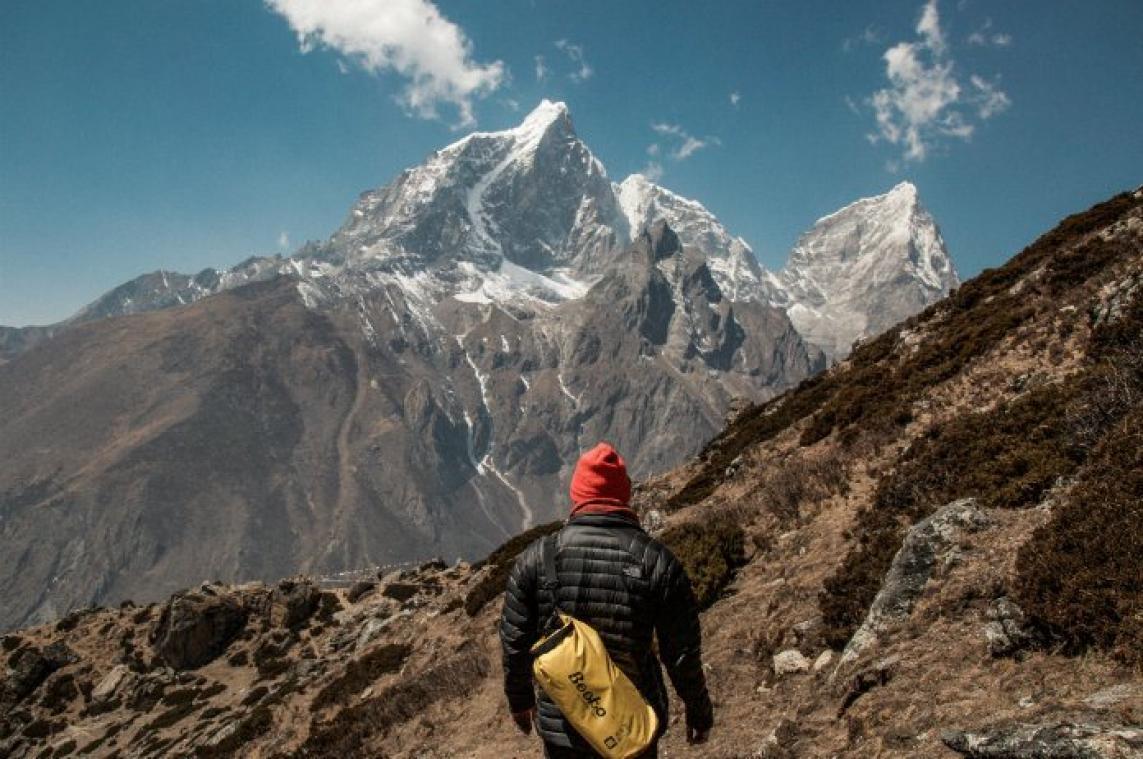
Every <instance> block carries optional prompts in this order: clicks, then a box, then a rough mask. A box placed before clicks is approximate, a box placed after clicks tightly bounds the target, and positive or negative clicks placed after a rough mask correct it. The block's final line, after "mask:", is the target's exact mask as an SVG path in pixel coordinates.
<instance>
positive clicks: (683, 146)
mask: <svg viewBox="0 0 1143 759" xmlns="http://www.w3.org/2000/svg"><path fill="white" fill-rule="evenodd" d="M651 130H652V131H654V132H656V133H658V134H660V135H662V136H663V137H664V138H665V139H666V140H667V141H668V142H671V143H674V148H673V149H672V150H671V151H670V152H669V155H670V157H671V158H672V159H673V160H675V161H685V160H686V159H688V158H690V157H691V156H692V155H694V154H695V153H697V152H698V151H700V150H702V149H703V148H706V147H710V146H711V145H721V144H722V143H721V142H720V141H719V139H718V138H717V137H702V138H700V137H695V136H694V135H692V134H690V133H688V132H687V131H686V130H685V129H683V128H682V127H681V126H679V125H678V124H668V123H666V122H653V123H652V124H651ZM661 150H662V148H661V146H660V145H659V143H657V142H656V143H652V144H651V145H648V146H647V153H648V155H652V156H657V155H659V154H660V152H661Z"/></svg>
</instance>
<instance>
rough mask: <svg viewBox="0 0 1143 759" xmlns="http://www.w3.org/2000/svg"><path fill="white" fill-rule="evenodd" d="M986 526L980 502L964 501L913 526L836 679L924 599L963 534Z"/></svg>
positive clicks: (986, 520)
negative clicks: (927, 587)
mask: <svg viewBox="0 0 1143 759" xmlns="http://www.w3.org/2000/svg"><path fill="white" fill-rule="evenodd" d="M988 523H989V520H988V518H987V516H986V515H985V514H984V512H983V511H982V510H981V509H980V507H979V506H977V503H976V499H974V498H964V499H961V500H959V501H953V502H952V503H949V504H947V505H945V506H942V507H941V508H940V509H938V510H937V511H936V513H934V514H932V515H931V516H929V517H927V518H925V519H922V520H921V521H920V522H918V523H917V524H915V525H913V526H912V527H911V528H910V529H909V532H908V533H906V535H905V540H904V541H903V542H902V545H901V548H900V550H898V551H897V554H896V556H894V557H893V563H892V564H891V565H890V567H889V571H888V572H887V573H886V574H885V579H884V581H883V582H882V583H881V589H880V590H879V591H878V592H877V596H876V597H875V598H874V599H873V603H872V604H871V605H870V607H869V612H868V613H867V614H866V615H865V621H864V622H862V624H861V627H859V628H858V630H857V632H855V633H854V634H853V637H852V638H851V639H850V641H849V643H848V644H846V647H845V650H844V651H843V652H842V655H841V658H840V660H839V661H838V665H837V669H836V670H835V671H834V676H836V675H837V673H838V671H840V670H841V669H842V668H843V667H845V666H846V665H848V664H850V663H852V662H853V661H854V660H856V659H857V657H859V656H860V655H861V654H862V653H864V652H865V651H866V650H868V649H869V648H871V647H872V646H874V645H875V644H876V643H877V640H878V636H879V635H880V634H881V633H882V632H883V631H884V630H885V629H886V627H888V626H889V625H890V624H892V623H894V622H899V621H901V620H903V619H905V618H906V617H908V616H909V614H910V613H912V611H913V605H914V604H915V603H916V602H917V599H918V598H920V597H921V593H922V591H924V589H925V585H926V583H928V581H929V578H930V577H931V576H932V574H933V570H934V568H935V567H936V566H937V564H938V562H939V561H941V560H942V559H943V558H944V556H945V555H946V554H947V553H948V552H949V550H950V549H952V548H953V546H954V541H955V540H956V537H957V535H958V534H959V533H960V532H962V531H973V530H978V529H981V528H983V527H984V526H986V525H987V524H988Z"/></svg>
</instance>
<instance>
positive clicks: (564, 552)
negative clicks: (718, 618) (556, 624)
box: [500, 514, 713, 752]
mask: <svg viewBox="0 0 1143 759" xmlns="http://www.w3.org/2000/svg"><path fill="white" fill-rule="evenodd" d="M541 543H542V540H537V541H536V542H534V543H533V544H532V545H530V546H529V547H528V548H527V549H525V550H524V552H523V553H522V554H520V556H519V557H518V558H517V559H516V564H515V566H513V568H512V572H511V574H510V575H509V577H508V589H507V591H506V592H505V596H504V610H503V613H502V615H501V619H500V641H501V644H502V646H503V650H504V690H505V693H506V694H507V695H508V706H509V708H510V709H511V710H512V711H513V712H521V711H524V710H525V709H529V708H531V707H532V706H533V705H535V704H536V692H537V689H536V688H535V686H534V684H533V680H532V656H531V654H530V653H529V649H531V647H532V644H534V643H535V642H536V640H537V639H538V638H539V636H540V634H541V632H542V630H541V628H542V627H543V625H544V623H545V622H546V621H547V620H548V618H549V617H550V615H551V613H552V606H551V602H550V601H549V599H548V592H547V591H546V590H544V589H543V588H542V587H541V584H542V580H543V575H544V568H543V557H542V554H541ZM556 571H557V574H558V576H559V590H558V595H559V605H560V610H561V611H563V612H564V613H565V614H570V615H571V616H573V617H575V618H576V619H579V620H582V621H584V622H587V623H588V624H590V625H591V626H592V627H594V628H595V629H596V630H597V631H598V632H599V634H600V637H602V638H603V642H604V644H605V645H606V646H607V651H608V653H609V654H610V655H611V658H612V659H613V660H614V661H615V663H616V665H617V666H618V667H619V668H620V669H622V670H623V672H624V673H625V674H626V675H627V676H628V677H629V678H631V680H632V682H634V683H635V685H636V687H638V688H639V691H640V692H641V693H642V694H643V696H644V698H646V699H647V702H648V703H650V704H651V705H652V706H653V707H654V709H655V711H656V712H657V713H658V715H659V723H660V725H661V726H662V727H661V728H660V730H662V729H665V727H666V725H667V691H666V688H664V687H663V675H662V670H661V669H660V668H659V662H658V660H656V658H655V654H654V653H653V649H652V645H651V640H652V635H655V636H657V638H658V642H659V657H660V658H661V659H662V661H663V663H664V665H665V666H666V668H667V673H668V674H669V675H670V677H671V682H672V683H673V684H674V686H675V690H676V691H677V692H678V694H679V696H680V698H682V700H683V703H684V704H685V705H686V710H687V722H688V723H689V724H691V725H692V726H694V727H696V728H709V727H710V725H711V723H712V721H713V720H712V714H711V704H710V698H709V696H708V695H707V690H706V681H705V679H704V677H703V672H702V651H701V635H700V630H699V622H698V612H697V609H696V607H695V600H694V594H693V592H692V591H691V584H690V579H689V578H688V577H687V575H686V572H685V571H684V570H683V567H682V565H681V564H680V563H679V560H678V559H676V558H675V556H674V554H672V553H671V552H670V551H669V550H668V549H667V548H666V546H664V545H663V544H662V543H660V542H659V541H657V540H655V539H654V538H651V537H650V536H648V535H647V533H645V532H643V530H642V528H640V527H639V525H638V524H637V523H636V522H634V521H632V520H631V519H628V518H625V517H623V516H614V515H598V514H592V515H581V516H574V517H572V518H571V519H570V520H568V523H567V525H565V526H564V528H563V529H562V530H561V531H560V532H559V533H558V551H557V553H556ZM539 696H540V698H539V710H538V711H539V732H540V736H541V737H542V738H543V739H544V741H545V742H547V743H550V744H553V745H556V746H566V747H570V748H576V749H580V750H583V751H585V752H590V751H591V749H590V748H589V747H588V745H587V743H586V742H585V741H584V740H583V739H582V738H581V737H580V736H579V734H578V733H577V732H576V731H575V729H574V728H573V727H571V726H570V725H569V724H568V723H567V722H566V721H565V720H564V718H563V715H562V714H561V713H560V711H559V709H558V708H557V707H556V705H555V704H554V703H552V701H550V700H549V699H548V698H547V696H546V694H544V693H543V692H542V691H541V692H540V693H539Z"/></svg>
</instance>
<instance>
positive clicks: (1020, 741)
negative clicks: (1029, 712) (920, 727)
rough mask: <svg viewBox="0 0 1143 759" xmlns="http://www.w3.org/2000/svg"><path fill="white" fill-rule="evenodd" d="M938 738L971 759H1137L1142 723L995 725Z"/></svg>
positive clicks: (1142, 747)
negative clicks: (1140, 724)
mask: <svg viewBox="0 0 1143 759" xmlns="http://www.w3.org/2000/svg"><path fill="white" fill-rule="evenodd" d="M941 740H942V741H944V744H945V745H946V746H948V747H949V748H951V749H952V750H953V751H956V752H958V753H959V754H961V755H962V756H967V757H972V759H1138V757H1140V756H1143V726H1139V725H1109V724H1096V723H1086V722H1059V723H1054V724H1022V723H1017V722H1011V723H1004V724H999V725H994V726H992V727H988V728H984V729H980V730H971V731H970V730H945V731H943V732H942V733H941Z"/></svg>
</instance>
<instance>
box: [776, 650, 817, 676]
mask: <svg viewBox="0 0 1143 759" xmlns="http://www.w3.org/2000/svg"><path fill="white" fill-rule="evenodd" d="M773 666H774V674H775V675H778V676H779V677H782V676H783V675H796V674H798V673H800V672H808V671H809V669H810V662H809V660H808V659H807V658H806V657H804V656H802V652H801V651H798V650H797V649H793V648H792V649H790V650H789V651H781V652H779V653H776V654H774V658H773Z"/></svg>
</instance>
